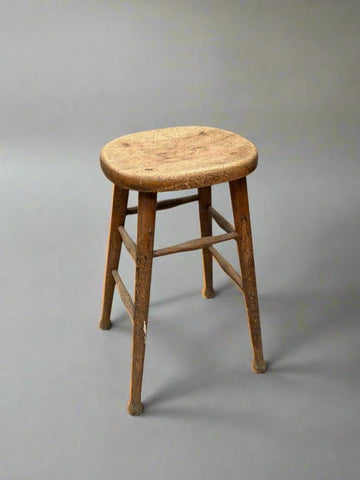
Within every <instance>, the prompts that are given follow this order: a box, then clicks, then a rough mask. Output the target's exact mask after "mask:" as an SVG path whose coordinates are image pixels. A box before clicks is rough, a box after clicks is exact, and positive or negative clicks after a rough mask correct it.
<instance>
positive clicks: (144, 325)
mask: <svg viewBox="0 0 360 480" xmlns="http://www.w3.org/2000/svg"><path fill="white" fill-rule="evenodd" d="M143 330H144V341H145V343H146V332H147V329H146V322H145V320H144V323H143Z"/></svg>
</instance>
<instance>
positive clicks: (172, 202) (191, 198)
mask: <svg viewBox="0 0 360 480" xmlns="http://www.w3.org/2000/svg"><path fill="white" fill-rule="evenodd" d="M196 200H199V195H187V196H186V197H179V198H168V199H166V200H160V201H159V202H157V205H156V210H165V209H167V208H172V207H177V206H178V205H184V204H185V203H190V202H196ZM137 211H138V207H129V208H128V209H127V210H126V214H127V215H133V214H134V213H137Z"/></svg>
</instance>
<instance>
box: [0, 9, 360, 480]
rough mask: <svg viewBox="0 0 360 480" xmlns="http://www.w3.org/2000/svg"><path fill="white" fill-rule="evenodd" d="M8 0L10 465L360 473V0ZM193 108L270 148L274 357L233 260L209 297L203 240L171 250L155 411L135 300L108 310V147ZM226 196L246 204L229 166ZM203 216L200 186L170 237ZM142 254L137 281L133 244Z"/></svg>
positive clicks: (0, 435)
mask: <svg viewBox="0 0 360 480" xmlns="http://www.w3.org/2000/svg"><path fill="white" fill-rule="evenodd" d="M2 3H3V5H2V7H4V8H3V11H2V18H1V21H2V23H3V26H2V28H3V29H2V32H3V33H4V32H5V33H6V34H5V35H4V41H5V43H4V42H2V43H1V48H2V53H3V56H2V58H3V65H5V67H6V68H3V69H2V75H3V76H2V79H1V82H2V90H1V91H2V93H4V95H3V104H2V108H3V111H5V113H6V116H5V118H6V121H4V122H3V126H2V129H1V132H0V133H1V144H0V161H1V175H0V244H1V248H0V265H1V268H0V294H1V302H0V329H1V332H0V342H1V361H0V364H1V379H0V388H1V395H0V455H1V460H0V480H35V479H36V480H49V479H51V480H115V479H128V480H138V479H145V478H146V479H151V480H152V479H159V480H161V479H168V480H177V479H181V480H182V479H191V480H192V479H202V478H206V479H214V480H216V479H229V480H233V479H234V480H237V479H239V480H250V479H251V480H252V479H256V480H288V479H289V480H290V479H291V480H359V478H360V341H359V338H360V322H359V309H360V297H359V285H360V273H359V272H360V243H359V238H360V235H359V223H360V222H359V206H360V194H359V192H360V162H359V151H360V140H359V138H360V137H359V126H360V121H359V114H358V105H359V100H360V98H359V90H358V86H359V81H358V80H359V74H358V63H356V62H358V56H357V54H356V48H358V47H356V48H355V45H358V44H359V43H358V39H359V34H358V28H357V27H358V22H357V21H356V18H358V14H359V8H358V6H357V5H356V3H355V2H350V1H349V2H344V3H343V4H337V3H336V2H334V1H329V2H325V1H321V2H318V3H316V2H315V3H316V4H315V3H314V4H313V3H310V2H301V4H300V3H298V4H295V3H294V4H293V6H290V4H289V3H288V2H282V1H279V2H273V4H272V7H271V8H270V7H269V4H270V2H269V4H268V3H265V2H247V1H246V2H239V3H238V2H228V3H227V4H226V8H225V7H224V8H220V7H218V6H217V5H216V2H207V3H206V5H205V2H200V3H199V5H197V6H194V5H193V4H192V3H191V2H187V1H185V2H184V5H183V7H182V8H181V9H178V10H177V11H176V16H174V15H175V13H173V8H172V7H171V8H170V6H169V4H168V3H167V2H163V1H156V2H154V3H153V4H152V5H153V6H152V8H150V7H148V6H147V5H148V3H146V2H143V1H138V2H134V3H130V2H120V4H121V7H122V9H120V8H119V5H117V4H116V2H110V1H108V2H107V1H106V2H97V1H95V0H91V1H89V2H88V3H87V5H85V4H82V3H81V2H78V3H77V4H76V7H74V6H73V7H71V6H70V3H71V2H65V1H64V2H60V1H55V0H54V1H51V2H49V3H46V5H45V3H44V2H39V1H34V2H32V3H31V2H29V3H26V2H22V1H16V2H12V3H11V5H10V3H9V4H7V3H6V2H2ZM170 3H171V2H170ZM225 3H226V2H225ZM30 4H31V5H32V6H31V8H30ZM224 5H225V4H224ZM15 6H16V7H17V8H15ZM35 7H36V8H35ZM201 7H203V8H201ZM214 31H215V32H216V35H215V37H214ZM214 38H215V40H214ZM6 42H8V43H6ZM6 45H8V47H7V46H6ZM120 46H122V47H124V46H126V47H127V49H122V48H120ZM244 52H245V53H244ZM304 52H305V53H304ZM74 58H76V60H74ZM234 59H236V62H235V63H234ZM254 59H255V60H254ZM109 65H111V66H112V70H111V72H112V73H111V74H109V71H108V70H106V68H105V67H108V66H109ZM102 67H104V69H103V68H102ZM144 68H145V70H144ZM177 69H179V70H177ZM105 71H107V75H105ZM144 71H146V73H147V74H146V75H145V74H144ZM216 72H221V75H220V74H217V75H215V74H216ZM244 72H246V74H244ZM176 124H178V125H184V124H185V125H187V124H197V125H204V124H205V125H210V126H219V127H222V128H227V129H229V130H233V131H237V132H239V133H242V134H243V135H245V136H247V137H249V138H250V139H251V140H253V141H254V143H256V145H257V146H258V148H259V152H260V160H259V167H258V169H257V170H256V171H255V172H254V174H252V175H251V176H250V177H249V181H248V186H249V195H250V209H251V215H252V227H253V238H254V248H255V261H256V267H257V279H258V290H259V299H260V308H261V317H262V326H263V342H264V352H265V357H266V359H267V361H268V364H269V368H268V371H267V372H266V373H265V374H263V375H255V374H254V373H252V371H251V366H250V365H251V349H250V342H249V338H248V331H247V325H246V316H245V310H244V305H243V300H242V298H241V296H240V294H239V293H238V291H237V290H236V289H235V287H234V286H233V285H232V284H231V282H230V281H229V280H228V279H227V278H226V277H225V275H224V274H223V272H222V271H221V270H220V269H219V268H218V267H217V266H215V267H214V272H215V288H216V291H217V295H216V297H215V298H213V299H211V300H204V299H203V298H202V297H201V295H200V290H201V258H200V253H199V252H189V253H186V254H185V253H183V254H179V255H176V256H171V257H164V258H159V259H156V261H155V264H154V271H153V283H152V296H151V309H150V318H149V328H148V341H147V352H146V365H145V377H144V385H143V401H144V406H145V410H144V414H143V415H142V416H141V417H139V418H133V417H130V416H129V415H128V414H127V412H126V403H127V399H128V388H129V371H130V355H131V328H130V322H129V320H128V318H127V316H126V314H125V312H124V309H123V307H122V305H121V304H120V300H119V299H118V298H117V297H115V302H114V311H113V320H114V327H113V329H112V330H110V331H107V332H104V331H100V330H99V329H98V328H97V323H98V319H99V314H100V302H101V291H102V279H103V268H104V258H105V246H106V240H107V229H108V218H109V208H110V196H111V184H110V183H109V182H108V181H107V179H105V177H104V176H103V174H102V172H101V170H100V167H99V163H98V152H99V150H100V148H101V147H102V145H103V144H104V143H106V142H107V141H109V140H110V139H112V138H114V137H115V136H119V135H122V134H125V133H129V132H131V131H137V130H144V129H149V128H156V127H161V126H171V125H176ZM182 193H183V192H181V193H180V194H182ZM168 196H169V195H168ZM162 197H166V195H165V194H164V195H163V196H162ZM131 202H132V203H133V204H135V202H136V196H135V195H134V194H131ZM214 204H215V206H216V208H217V209H218V210H219V211H221V212H222V213H223V214H224V215H225V216H227V217H228V218H230V202H229V193H228V188H227V186H226V185H218V186H216V187H215V188H214ZM127 225H128V229H129V231H130V232H131V233H132V234H133V235H134V234H135V218H130V219H129V222H128V224H127ZM198 230H199V226H198V212H197V210H196V205H194V204H189V205H185V206H181V207H178V208H177V209H174V210H170V211H163V212H159V213H158V217H157V226H156V235H155V244H156V245H157V246H158V247H162V246H166V245H169V244H172V243H175V242H180V241H183V240H186V239H189V238H193V237H195V236H197V235H198ZM219 249H220V250H221V251H222V252H223V254H224V255H225V256H226V257H227V258H228V259H229V260H231V261H232V263H233V264H234V265H236V262H237V258H236V250H235V247H234V245H232V244H231V243H226V244H222V245H221V247H219ZM120 269H121V273H122V275H123V277H124V279H125V281H126V283H127V284H128V285H129V288H130V289H131V288H132V287H131V286H132V282H133V273H134V269H133V264H132V262H131V260H130V259H129V257H128V255H127V253H126V252H124V253H123V256H122V259H121V265H120Z"/></svg>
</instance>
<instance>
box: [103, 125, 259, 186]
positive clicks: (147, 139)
mask: <svg viewBox="0 0 360 480" xmlns="http://www.w3.org/2000/svg"><path fill="white" fill-rule="evenodd" d="M100 161H101V167H102V169H103V171H104V173H105V175H106V176H107V177H108V178H109V179H110V180H111V181H112V182H114V183H115V184H118V185H120V186H122V187H124V188H128V189H132V190H139V191H146V192H163V191H169V190H182V189H188V188H200V187H206V186H209V185H213V184H216V183H221V182H227V181H230V180H234V179H236V178H240V177H244V176H245V175H248V174H249V173H251V172H252V171H253V170H254V169H255V168H256V165H257V149H256V147H255V145H254V144H253V143H251V142H250V141H249V140H247V139H246V138H244V137H242V136H240V135H238V134H236V133H233V132H229V131H227V130H222V129H219V128H211V127H195V126H189V127H172V128H161V129H156V130H149V131H146V132H139V133H133V134H130V135H125V136H123V137H120V138H116V139H115V140H113V141H111V142H109V143H108V144H107V145H105V147H104V148H103V149H102V150H101V154H100Z"/></svg>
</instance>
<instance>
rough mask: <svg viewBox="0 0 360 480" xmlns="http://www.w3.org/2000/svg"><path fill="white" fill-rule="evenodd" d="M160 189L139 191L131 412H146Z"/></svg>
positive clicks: (129, 404) (137, 413)
mask: <svg viewBox="0 0 360 480" xmlns="http://www.w3.org/2000/svg"><path fill="white" fill-rule="evenodd" d="M155 213H156V193H146V192H139V206H138V225H137V251H136V275H135V296H134V321H133V343H132V366H131V385H130V399H129V403H128V412H129V413H130V414H131V415H140V413H141V412H142V408H143V407H142V403H141V386H142V379H143V370H144V357H145V343H146V331H147V320H148V312H149V301H150V287H151V271H152V261H153V255H152V253H153V248H154V232H155Z"/></svg>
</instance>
